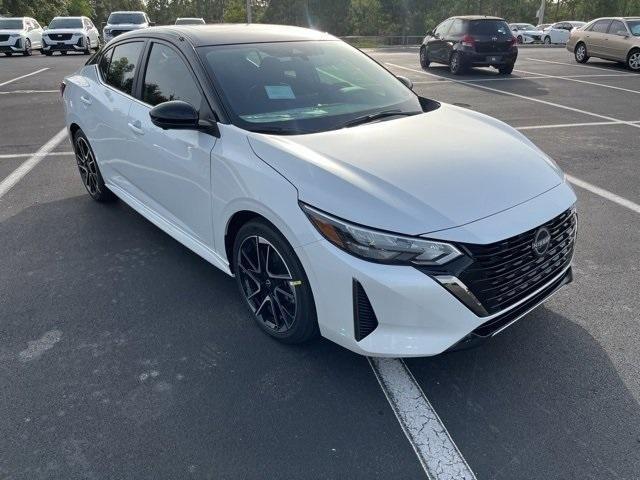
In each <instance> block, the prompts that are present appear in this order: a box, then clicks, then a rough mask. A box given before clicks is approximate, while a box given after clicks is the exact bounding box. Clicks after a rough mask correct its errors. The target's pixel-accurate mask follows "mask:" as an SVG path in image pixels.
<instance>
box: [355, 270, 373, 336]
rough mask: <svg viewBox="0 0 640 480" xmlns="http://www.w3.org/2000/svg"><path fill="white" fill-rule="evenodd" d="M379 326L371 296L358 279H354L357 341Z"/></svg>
mask: <svg viewBox="0 0 640 480" xmlns="http://www.w3.org/2000/svg"><path fill="white" fill-rule="evenodd" d="M377 326H378V319H377V318H376V314H375V312H374V311H373V307H372V306H371V302H370V301H369V297H367V294H366V293H365V291H364V288H362V285H360V282H358V281H357V280H356V279H354V280H353V331H354V334H355V337H356V341H357V342H359V341H360V340H362V339H363V338H364V337H366V336H367V335H369V334H370V333H371V332H373V331H374V330H375V329H376V327H377Z"/></svg>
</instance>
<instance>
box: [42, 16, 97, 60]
mask: <svg viewBox="0 0 640 480" xmlns="http://www.w3.org/2000/svg"><path fill="white" fill-rule="evenodd" d="M94 48H95V49H96V50H97V49H99V48H100V32H98V29H97V28H96V27H95V25H94V24H93V22H92V21H91V20H90V19H89V18H87V17H56V18H54V19H53V20H51V23H50V24H49V26H48V27H47V28H46V29H45V31H44V32H43V34H42V53H44V54H45V55H52V54H53V52H60V53H61V54H62V55H66V53H67V52H69V51H71V52H84V53H86V54H87V55H88V54H90V53H91V49H94Z"/></svg>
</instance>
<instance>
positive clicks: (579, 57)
mask: <svg viewBox="0 0 640 480" xmlns="http://www.w3.org/2000/svg"><path fill="white" fill-rule="evenodd" d="M575 56H576V62H578V63H586V62H587V60H589V56H588V55H587V46H586V45H585V44H584V43H579V44H578V45H577V46H576V51H575Z"/></svg>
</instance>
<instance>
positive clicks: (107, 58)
mask: <svg viewBox="0 0 640 480" xmlns="http://www.w3.org/2000/svg"><path fill="white" fill-rule="evenodd" d="M112 54H113V48H110V49H109V50H107V51H106V52H104V53H103V54H102V56H101V57H100V63H99V64H98V70H100V76H101V77H102V79H103V80H105V81H106V78H107V72H108V71H109V63H110V62H111V55H112Z"/></svg>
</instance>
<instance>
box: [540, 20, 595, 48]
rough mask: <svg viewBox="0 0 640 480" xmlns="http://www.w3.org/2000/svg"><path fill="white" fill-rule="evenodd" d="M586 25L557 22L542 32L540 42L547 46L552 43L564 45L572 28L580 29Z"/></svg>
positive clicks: (574, 22)
mask: <svg viewBox="0 0 640 480" xmlns="http://www.w3.org/2000/svg"><path fill="white" fill-rule="evenodd" d="M584 25H586V22H577V21H570V22H568V21H565V22H557V23H554V24H553V25H551V26H550V27H547V28H546V29H544V30H543V37H542V41H543V42H544V43H546V44H547V45H550V44H552V43H561V44H563V45H564V44H565V43H567V41H568V40H569V36H570V35H571V31H572V30H573V29H574V28H580V27H583V26H584Z"/></svg>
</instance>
